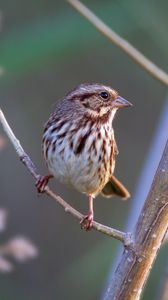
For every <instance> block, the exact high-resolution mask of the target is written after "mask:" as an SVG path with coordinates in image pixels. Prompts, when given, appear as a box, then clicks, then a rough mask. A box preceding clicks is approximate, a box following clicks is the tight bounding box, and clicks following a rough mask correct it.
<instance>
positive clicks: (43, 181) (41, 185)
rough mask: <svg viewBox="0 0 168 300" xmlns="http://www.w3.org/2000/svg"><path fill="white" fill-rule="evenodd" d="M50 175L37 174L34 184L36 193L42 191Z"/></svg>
mask: <svg viewBox="0 0 168 300" xmlns="http://www.w3.org/2000/svg"><path fill="white" fill-rule="evenodd" d="M52 177H53V176H52V175H47V176H39V178H38V179H37V181H36V183H35V186H36V188H37V191H38V193H44V191H45V187H46V185H47V184H48V182H49V180H50V178H52Z"/></svg>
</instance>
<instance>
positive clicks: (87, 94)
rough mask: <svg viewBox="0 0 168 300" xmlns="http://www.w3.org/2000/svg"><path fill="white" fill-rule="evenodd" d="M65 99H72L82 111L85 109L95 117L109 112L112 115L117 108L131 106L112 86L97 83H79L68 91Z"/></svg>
mask: <svg viewBox="0 0 168 300" xmlns="http://www.w3.org/2000/svg"><path fill="white" fill-rule="evenodd" d="M67 99H68V100H69V101H74V102H75V105H77V106H78V107H79V108H81V110H82V111H83V112H85V111H86V112H87V113H89V114H91V115H93V116H95V117H96V116H97V117H101V116H103V115H106V114H107V113H110V112H111V113H112V115H113V116H114V115H115V112H116V111H117V110H118V109H119V108H123V107H128V106H132V104H131V103H130V102H128V101H127V100H125V99H124V98H122V97H121V96H119V94H118V92H117V91H115V90H114V89H113V88H111V87H109V86H105V85H102V84H97V83H94V84H87V83H84V84H81V85H79V86H78V87H77V88H75V89H74V90H73V91H71V92H70V93H68V95H67Z"/></svg>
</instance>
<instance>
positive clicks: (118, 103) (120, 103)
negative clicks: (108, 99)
mask: <svg viewBox="0 0 168 300" xmlns="http://www.w3.org/2000/svg"><path fill="white" fill-rule="evenodd" d="M113 106H114V107H116V108H121V107H128V106H132V104H131V103H130V102H129V101H127V100H125V99H124V98H122V97H121V96H118V97H117V98H116V99H115V100H114V101H113Z"/></svg>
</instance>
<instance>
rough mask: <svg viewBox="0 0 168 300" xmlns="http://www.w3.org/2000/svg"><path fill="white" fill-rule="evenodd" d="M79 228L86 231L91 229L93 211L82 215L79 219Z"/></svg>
mask: <svg viewBox="0 0 168 300" xmlns="http://www.w3.org/2000/svg"><path fill="white" fill-rule="evenodd" d="M80 226H81V229H84V230H86V231H88V230H91V229H92V226H93V213H88V215H86V216H84V217H83V218H82V220H81V221H80Z"/></svg>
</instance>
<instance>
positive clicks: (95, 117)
mask: <svg viewBox="0 0 168 300" xmlns="http://www.w3.org/2000/svg"><path fill="white" fill-rule="evenodd" d="M131 105H132V104H131V103H130V102H128V101H127V100H125V99H124V98H122V97H121V96H119V94H118V92H116V91H115V90H114V89H112V88H111V87H108V86H104V85H102V84H81V85H79V86H78V87H77V88H76V89H74V90H73V91H71V92H70V93H68V94H67V95H66V96H65V97H64V98H63V99H62V100H61V101H60V102H59V104H58V105H57V107H56V109H55V111H54V112H53V113H52V114H51V116H50V118H49V120H48V122H47V123H46V125H45V129H44V135H43V154H44V158H45V161H46V163H47V166H48V169H49V171H50V175H48V176H42V177H40V179H39V180H38V181H37V183H36V186H37V189H38V191H39V192H43V191H44V188H45V186H46V184H47V183H48V180H49V179H50V178H51V177H55V178H56V179H58V180H60V181H61V182H63V183H65V184H67V185H69V186H72V187H74V188H75V189H77V190H78V191H80V192H81V193H84V194H86V195H87V196H88V197H89V212H88V214H87V215H86V216H85V217H84V218H83V219H82V220H81V222H80V223H81V227H82V228H83V229H86V230H89V229H90V228H91V227H92V222H93V199H94V198H95V196H97V195H98V194H99V193H100V192H101V193H102V195H103V196H105V197H111V196H113V195H118V196H120V197H122V198H123V199H127V198H128V197H129V196H130V194H129V192H128V191H127V189H126V188H125V187H124V186H123V185H122V183H121V182H120V181H119V180H117V179H116V177H115V176H114V175H113V172H114V168H115V156H116V155H117V154H118V150H117V145H116V142H115V138H114V131H113V127H112V121H113V118H114V116H115V113H116V111H117V110H118V108H121V107H126V106H131Z"/></svg>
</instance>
